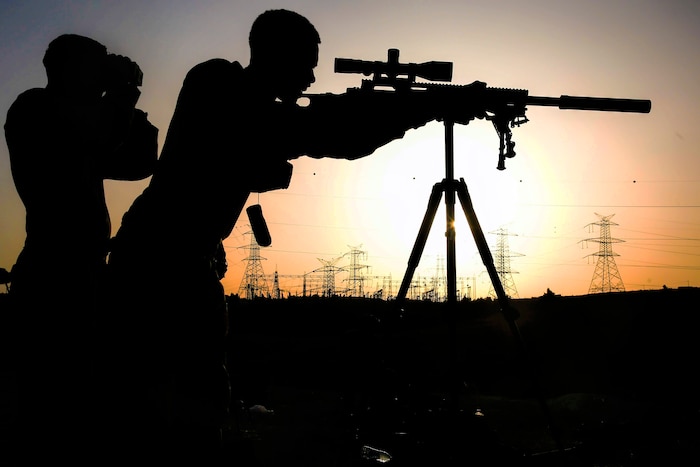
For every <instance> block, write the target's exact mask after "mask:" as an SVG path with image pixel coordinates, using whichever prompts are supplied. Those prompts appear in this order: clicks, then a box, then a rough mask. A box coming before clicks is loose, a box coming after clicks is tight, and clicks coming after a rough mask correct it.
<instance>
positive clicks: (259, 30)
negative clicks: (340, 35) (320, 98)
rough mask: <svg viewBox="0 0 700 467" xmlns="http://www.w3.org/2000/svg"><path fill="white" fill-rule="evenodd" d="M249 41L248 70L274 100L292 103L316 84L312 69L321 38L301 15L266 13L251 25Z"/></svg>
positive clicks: (286, 12)
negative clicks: (275, 98)
mask: <svg viewBox="0 0 700 467" xmlns="http://www.w3.org/2000/svg"><path fill="white" fill-rule="evenodd" d="M248 41H249V44H250V65H249V66H248V68H249V69H250V70H251V71H253V72H254V74H255V77H256V79H257V80H259V81H261V84H263V85H264V86H265V87H266V90H267V92H270V93H271V94H273V95H274V97H277V98H279V99H280V100H282V101H291V102H294V101H296V99H297V98H298V97H299V96H300V95H301V94H302V92H303V91H305V90H306V89H307V88H308V87H309V86H310V85H311V84H312V83H313V82H314V81H316V78H315V76H314V72H313V70H314V68H315V67H316V65H317V64H318V45H319V44H320V43H321V38H320V36H319V34H318V31H317V30H316V28H315V27H314V26H313V25H312V24H311V22H309V20H308V19H306V18H305V17H304V16H302V15H300V14H298V13H295V12H293V11H289V10H284V9H278V10H267V11H265V12H264V13H262V14H261V15H260V16H258V17H257V19H256V20H255V21H254V22H253V26H252V27H251V30H250V36H249V38H248Z"/></svg>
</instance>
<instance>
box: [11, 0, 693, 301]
mask: <svg viewBox="0 0 700 467" xmlns="http://www.w3.org/2000/svg"><path fill="white" fill-rule="evenodd" d="M16 3H17V4H16V5H12V6H8V5H2V6H0V65H1V66H0V114H1V115H2V116H3V122H4V116H5V115H6V113H7V109H8V108H9V106H10V104H11V103H12V101H13V100H14V99H15V98H16V96H17V95H18V94H19V93H20V92H22V91H24V90H25V89H28V88H30V87H42V86H44V85H45V83H46V80H45V75H44V71H43V68H42V66H41V57H42V56H43V52H44V50H45V48H46V46H47V44H48V43H49V41H50V40H51V39H53V38H54V37H56V36H57V35H58V34H61V33H64V32H75V33H79V34H84V35H88V36H91V37H94V38H95V39H97V40H100V41H101V42H103V43H105V44H106V45H107V46H108V48H109V49H110V51H112V52H115V53H119V54H123V55H128V56H130V57H132V58H133V59H134V60H135V61H137V62H138V63H139V65H140V66H141V68H142V69H143V71H144V85H143V87H142V97H141V100H140V103H139V106H140V107H141V108H142V109H144V110H146V111H147V112H148V113H149V117H150V119H151V121H153V122H154V123H155V124H156V125H157V126H158V127H159V128H160V129H161V139H162V138H163V137H164V136H165V133H166V130H167V126H168V123H169V120H170V116H171V115H172V110H173V108H174V105H175V101H176V98H177V93H178V91H179V87H180V85H181V83H182V79H183V78H184V75H185V73H186V72H187V70H188V69H189V68H190V67H191V66H193V65H194V64H196V63H198V62H200V61H202V60H205V59H208V58H212V57H223V58H227V59H230V60H239V61H241V62H242V63H243V64H246V63H247V60H248V48H247V34H248V30H249V27H250V24H251V23H252V21H253V19H254V18H255V16H257V14H259V13H260V12H262V11H263V10H264V9H267V8H276V7H286V8H290V9H294V10H296V11H299V12H300V13H302V14H305V15H306V16H307V17H309V19H310V20H311V21H312V22H313V23H314V24H315V25H316V26H317V28H318V30H319V32H320V34H321V37H322V44H321V55H320V63H319V67H318V69H317V73H316V76H317V82H316V83H315V84H314V85H313V86H312V88H311V89H310V90H309V91H310V92H319V93H320V92H343V91H344V90H345V89H346V88H348V87H354V86H359V84H360V81H361V79H362V78H363V77H362V76H361V75H346V74H342V75H341V74H336V73H334V72H333V61H334V58H336V57H345V58H357V59H364V60H373V61H374V60H386V56H387V50H388V49H389V48H398V49H399V50H400V60H401V61H402V62H413V63H420V62H424V61H429V60H440V61H451V62H453V63H454V73H453V82H454V83H458V84H466V83H469V82H472V81H474V80H480V81H484V82H486V83H487V84H488V85H490V86H494V87H511V88H523V89H528V90H529V91H530V94H531V95H540V96H554V97H558V96H559V95H561V94H570V95H584V96H586V95H588V96H599V97H629V98H638V99H651V100H652V102H653V106H652V111H651V113H650V114H624V113H602V112H583V111H562V110H558V109H556V108H548V107H547V108H544V107H541V108H537V107H532V108H530V109H529V110H528V117H529V119H530V122H529V123H527V124H526V125H524V126H522V127H520V128H516V129H515V130H514V131H513V136H514V140H515V141H516V151H517V156H516V157H515V158H513V159H510V160H508V161H507V169H506V170H505V171H498V170H496V163H497V154H498V138H497V136H496V133H495V132H494V130H493V128H492V126H491V124H490V123H488V122H484V121H476V122H473V123H472V124H470V125H468V126H462V127H457V128H456V129H455V175H456V177H458V178H459V177H463V178H464V179H465V181H466V182H467V185H468V187H469V190H470V193H471V195H472V198H473V201H474V205H475V209H476V213H477V216H478V218H479V221H480V223H481V226H482V229H483V230H484V232H485V233H486V237H487V240H488V241H489V243H490V244H491V250H492V253H493V254H494V255H495V254H496V243H497V240H498V236H497V235H496V232H498V231H503V232H505V231H507V232H508V234H509V235H508V236H507V237H505V238H506V239H507V244H508V248H509V253H510V254H509V257H510V267H511V272H512V279H513V281H514V284H515V287H516V288H517V293H518V296H520V297H530V296H538V295H541V294H542V293H544V292H545V291H546V289H547V288H550V289H551V290H553V291H554V292H556V293H561V294H565V295H579V294H585V293H587V292H588V289H589V286H590V283H591V279H592V278H593V274H594V269H595V257H590V255H593V254H595V253H596V252H597V251H598V247H599V245H598V243H596V242H594V241H586V240H587V239H597V238H599V235H600V230H599V228H598V226H595V225H594V226H591V224H593V223H596V222H598V221H599V220H600V218H599V217H598V216H597V215H596V213H598V214H601V215H605V216H608V215H613V217H612V219H611V220H612V221H614V222H615V223H616V224H617V225H614V226H612V229H611V234H612V237H613V238H615V239H619V240H624V241H621V242H619V243H615V244H614V245H613V248H614V252H615V253H616V254H618V255H619V256H616V257H615V262H616V265H617V267H618V270H619V273H620V275H621V278H622V281H623V282H624V285H625V287H626V289H627V290H638V289H646V288H660V287H661V286H663V285H667V286H669V287H678V286H687V285H691V286H700V266H699V265H700V161H699V158H698V149H697V148H698V147H700V146H699V145H698V137H697V134H698V132H697V130H696V124H697V122H699V121H700V115H698V114H699V113H700V110H698V106H697V103H698V102H700V91H699V90H698V85H697V77H698V76H699V75H700V56H699V55H698V54H697V50H699V46H700V34H698V33H697V24H700V23H698V21H699V20H700V4H697V3H695V2H682V1H668V2H655V1H614V2H610V1H589V2H573V1H541V0H540V1H537V0H534V1H530V2H516V1H502V2H491V1H473V2H461V1H460V2H457V1H454V2H449V1H439V0H436V1H431V2H423V1H418V0H415V1H406V2H394V1H383V0H375V1H372V2H370V1H352V2H350V1H345V0H338V1H335V2H320V1H295V2H268V1H262V2H254V3H253V2H235V1H234V2H231V1H228V2H219V1H208V0H203V1H200V2H186V1H152V2H135V1H123V2H118V3H117V2H106V1H105V2H94V1H93V2H87V1H73V2H65V3H60V2H42V1H26V2H16ZM161 142H162V140H161ZM293 164H294V176H293V179H292V184H291V186H290V187H289V189H287V190H281V191H276V192H270V193H265V194H262V195H260V196H259V197H258V196H257V195H253V196H251V199H250V200H249V201H250V203H251V204H252V203H256V202H260V203H261V204H262V206H263V211H264V213H265V217H266V219H267V222H268V225H269V228H270V231H271V234H272V238H273V242H272V245H271V246H270V247H268V248H263V249H261V251H260V255H261V256H262V258H263V259H262V260H261V263H260V264H261V266H262V268H263V270H264V273H265V274H267V275H269V276H271V275H272V274H273V273H274V272H275V270H277V271H278V272H279V274H280V275H281V279H280V282H281V286H282V288H283V289H285V290H293V291H294V290H296V291H297V292H298V293H300V286H301V279H300V278H299V276H301V275H304V274H308V277H307V278H308V280H309V284H312V283H313V282H314V281H315V280H316V279H315V277H314V274H313V273H312V271H316V270H319V269H321V268H322V267H323V266H324V264H331V263H332V264H335V266H337V267H338V268H343V269H344V271H345V272H339V273H338V274H337V282H336V287H337V289H339V290H340V289H342V288H343V287H346V286H347V285H348V274H347V271H348V269H349V268H348V267H349V266H350V265H351V262H350V258H351V257H352V255H351V254H350V252H351V251H352V250H356V251H357V252H360V253H361V255H359V256H356V259H357V260H358V263H356V264H357V265H361V266H366V267H363V268H362V270H361V273H362V274H363V275H364V277H365V278H366V281H365V283H364V289H365V291H366V292H372V291H374V290H375V289H376V288H382V287H386V285H387V278H389V277H391V281H392V284H393V291H394V293H396V291H397V289H398V284H399V282H400V281H401V279H402V278H403V275H404V273H405V271H406V267H407V261H408V258H409V255H410V251H411V248H412V246H413V243H414V241H415V239H416V235H417V234H418V230H419V227H420V222H421V220H422V218H423V215H424V213H425V210H426V206H427V202H428V198H429V195H430V191H431V188H432V186H433V184H435V183H436V182H439V181H440V180H442V178H443V177H444V175H445V172H444V132H443V127H442V126H441V124H439V123H433V124H429V125H428V126H426V127H424V128H420V129H418V130H413V131H411V132H409V133H408V134H407V135H406V137H405V138H404V139H402V140H399V141H396V142H393V143H390V144H389V145H387V146H385V147H383V148H381V149H379V150H377V151H376V152H375V153H374V154H373V155H371V156H369V157H367V158H364V159H361V160H357V161H352V162H350V161H336V160H314V159H308V158H301V159H298V160H296V161H294V162H293ZM106 186H107V194H108V204H109V207H110V211H111V215H112V219H113V226H114V229H115V230H116V228H117V226H118V225H119V220H120V218H121V215H122V213H123V212H124V210H125V209H127V208H128V206H129V204H130V203H131V201H132V200H133V198H134V197H135V196H136V195H137V194H138V193H139V192H140V191H141V190H142V189H143V187H144V186H145V185H144V183H141V182H139V183H133V182H107V183H106ZM0 213H2V214H0V267H4V268H6V269H10V268H11V267H12V264H13V263H14V260H15V258H16V256H17V254H18V253H19V251H20V249H21V246H22V242H23V240H24V231H23V228H24V210H23V207H22V205H21V202H20V201H19V199H18V197H17V195H16V192H15V190H14V186H13V184H12V178H11V175H10V171H9V160H8V156H7V148H6V146H5V144H4V143H3V144H1V145H0ZM501 229H503V230H501ZM249 230H250V229H249V226H248V225H247V218H246V217H245V215H243V217H242V218H241V219H240V221H239V223H238V225H237V226H236V228H235V229H234V233H233V234H232V235H231V236H230V237H229V238H228V239H226V241H225V245H226V248H227V254H228V259H229V273H228V274H227V277H226V278H225V279H224V284H225V287H226V289H227V292H231V293H236V292H238V289H239V286H240V285H241V282H242V277H243V272H244V269H245V267H246V264H247V258H248V257H249V255H250V250H249V249H248V247H249V245H250V235H249ZM444 230H445V224H444V211H443V208H442V207H441V208H440V210H439V211H438V214H437V216H436V218H435V222H434V224H433V229H432V230H431V234H430V237H429V240H428V245H427V246H426V249H425V251H424V253H423V255H422V257H421V262H420V265H419V266H418V269H417V271H416V273H417V277H415V278H416V279H420V281H421V282H422V283H426V284H427V285H426V286H429V283H430V282H431V281H432V279H433V276H438V277H439V276H440V275H441V274H440V270H441V267H443V268H444V262H445V255H446V247H445V239H444V235H443V234H444ZM57 248H60V245H57ZM173 254H174V255H176V254H177V252H176V251H174V252H173ZM457 257H458V261H457V275H458V281H459V283H458V287H460V288H461V289H462V290H464V289H465V287H467V286H469V293H470V294H472V295H473V296H484V295H486V294H487V293H488V289H489V281H488V276H487V275H486V274H485V273H484V267H483V264H482V263H481V261H480V258H479V256H478V254H477V250H476V247H475V245H474V241H473V239H472V237H471V234H470V232H469V229H468V227H467V226H466V221H465V220H464V216H463V215H462V213H461V211H460V210H459V209H458V210H457ZM587 257H588V258H587ZM47 261H50V258H47ZM47 280H55V279H54V278H49V277H47ZM438 282H442V283H444V280H438ZM269 285H270V287H271V286H272V282H271V279H270V282H269Z"/></svg>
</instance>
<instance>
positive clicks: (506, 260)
mask: <svg viewBox="0 0 700 467" xmlns="http://www.w3.org/2000/svg"><path fill="white" fill-rule="evenodd" d="M489 233H495V234H496V235H497V240H496V261H495V266H496V272H497V273H498V277H499V278H500V279H501V283H502V284H503V290H504V291H505V292H506V295H507V296H508V297H510V298H518V289H517V288H516V287H515V281H514V280H513V274H514V273H515V274H517V272H515V271H513V270H511V268H510V258H512V257H514V256H523V255H522V254H520V253H514V254H511V253H510V247H509V246H508V235H513V234H509V233H508V229H506V228H504V227H501V228H499V229H498V230H497V231H496V232H489ZM489 296H491V297H495V296H496V293H495V291H494V290H493V283H492V284H491V287H490V288H489Z"/></svg>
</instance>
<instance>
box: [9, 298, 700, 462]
mask: <svg viewBox="0 0 700 467" xmlns="http://www.w3.org/2000/svg"><path fill="white" fill-rule="evenodd" d="M5 298H6V296H5V295H4V294H0V311H2V310H4V309H5V308H3V305H4V304H5V301H4V299H5ZM229 300H230V327H231V332H230V340H229V357H228V360H229V361H228V367H229V371H230V376H231V385H232V391H233V403H232V405H231V411H230V417H229V420H228V424H227V427H226V429H225V431H224V443H225V459H224V462H223V465H226V466H233V465H236V466H253V467H277V466H288V465H303V466H339V467H345V466H347V467H354V466H360V467H362V466H370V465H377V464H386V465H388V466H397V467H398V466H506V465H507V466H523V467H531V466H532V467H540V466H542V467H545V466H572V467H574V466H575V467H579V466H580V467H584V466H586V467H587V466H591V467H593V466H596V467H598V466H600V467H602V466H606V467H616V466H647V465H654V466H661V465H663V466H680V465H697V464H698V462H699V461H700V399H699V398H698V397H697V395H698V394H700V383H698V381H697V377H696V374H697V358H698V355H700V340H698V339H697V333H698V324H700V314H698V312H697V311H696V310H697V309H698V304H699V303H700V289H696V288H683V289H673V290H658V291H642V292H627V293H613V294H597V295H586V296H580V297H561V296H557V295H554V294H551V293H548V294H545V295H544V296H542V297H539V298H533V299H519V300H513V301H512V304H513V306H514V308H516V309H517V311H518V312H519V313H520V318H519V319H518V320H517V324H518V327H519V328H520V330H521V332H522V336H523V342H520V341H518V340H517V339H515V337H514V336H513V335H512V334H511V331H510V328H509V327H508V325H507V323H506V321H505V319H504V318H503V316H502V315H501V313H500V310H499V308H498V304H497V303H496V302H495V301H491V300H476V301H471V302H469V301H465V302H460V303H458V304H457V305H456V306H455V307H449V306H448V305H447V304H444V303H432V302H417V301H408V302H406V304H405V306H404V307H403V308H401V309H400V308H398V307H397V305H396V303H394V302H391V301H389V302H387V301H381V300H371V299H356V298H338V297H334V298H319V297H311V298H288V299H282V300H268V299H257V300H240V299H238V297H235V296H233V297H230V299H229ZM3 316H4V315H3ZM2 329H3V330H4V331H6V330H7V328H6V327H3V328H2ZM4 331H3V332H4ZM4 337H7V336H5V335H4V334H3V338H4ZM4 342H6V341H4ZM521 344H524V348H525V349H526V350H527V351H525V350H524V348H523V346H522V345H521ZM7 350H8V351H9V350H10V349H7ZM6 355H7V354H6ZM528 356H529V357H530V358H529V359H528V358H527V357H528ZM49 389H50V385H49ZM13 390H14V386H13V378H12V375H11V374H8V373H7V372H5V371H4V370H3V371H2V372H0V402H1V403H0V452H7V451H8V450H7V449H5V448H6V447H8V446H10V444H9V443H11V442H12V441H11V440H12V433H11V431H10V430H11V425H10V423H9V421H10V420H12V417H13V413H14V412H13V406H12V403H11V401H12V400H13V396H14V394H13ZM68 422H69V421H68ZM105 423H109V421H108V420H105ZM98 428H99V427H98ZM46 435H47V436H50V433H46ZM0 460H4V458H2V457H0ZM0 463H1V462H0Z"/></svg>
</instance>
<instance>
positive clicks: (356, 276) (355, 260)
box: [343, 245, 369, 297]
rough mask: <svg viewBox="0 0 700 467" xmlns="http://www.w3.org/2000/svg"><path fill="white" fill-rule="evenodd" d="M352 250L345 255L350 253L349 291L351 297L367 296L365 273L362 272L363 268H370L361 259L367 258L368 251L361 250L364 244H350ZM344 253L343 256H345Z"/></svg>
mask: <svg viewBox="0 0 700 467" xmlns="http://www.w3.org/2000/svg"><path fill="white" fill-rule="evenodd" d="M348 246H349V247H350V252H349V253H345V255H348V254H349V255H350V266H348V267H347V269H349V272H350V276H349V277H348V279H347V280H348V283H349V285H348V293H349V295H348V296H350V297H364V296H365V275H364V274H362V272H361V271H362V270H363V269H367V268H369V266H367V265H366V264H360V259H364V260H366V259H367V252H366V251H362V250H360V248H361V247H362V245H358V246H350V245H348ZM345 255H343V256H345Z"/></svg>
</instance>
